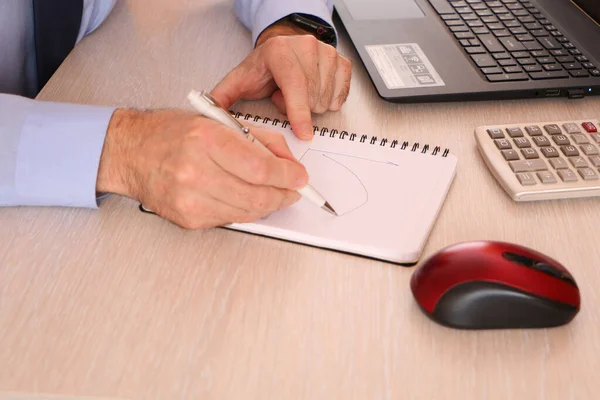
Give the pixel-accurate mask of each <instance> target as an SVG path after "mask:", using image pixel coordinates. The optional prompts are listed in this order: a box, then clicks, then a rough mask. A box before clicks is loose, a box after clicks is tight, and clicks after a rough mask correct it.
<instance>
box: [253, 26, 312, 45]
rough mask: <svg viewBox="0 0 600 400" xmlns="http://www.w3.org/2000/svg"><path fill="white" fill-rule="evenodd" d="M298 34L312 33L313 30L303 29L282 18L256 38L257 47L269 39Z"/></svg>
mask: <svg viewBox="0 0 600 400" xmlns="http://www.w3.org/2000/svg"><path fill="white" fill-rule="evenodd" d="M298 35H311V32H309V31H307V30H305V29H302V28H301V27H299V26H296V25H294V24H292V23H291V22H289V21H287V20H285V19H284V20H281V21H278V22H275V23H274V24H273V25H271V26H269V27H268V28H267V29H265V30H264V31H262V33H261V34H260V36H259V37H258V39H256V47H258V46H260V45H261V44H263V43H264V42H266V41H267V40H269V39H271V38H274V37H277V36H298Z"/></svg>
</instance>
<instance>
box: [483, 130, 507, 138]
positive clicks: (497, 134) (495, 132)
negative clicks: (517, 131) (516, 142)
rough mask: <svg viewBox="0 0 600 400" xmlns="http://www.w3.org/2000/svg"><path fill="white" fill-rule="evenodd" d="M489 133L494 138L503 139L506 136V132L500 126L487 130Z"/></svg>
mask: <svg viewBox="0 0 600 400" xmlns="http://www.w3.org/2000/svg"><path fill="white" fill-rule="evenodd" d="M487 133H488V135H490V137H491V138H492V139H502V138H503V137H504V133H503V132H502V129H500V128H491V129H488V130H487Z"/></svg>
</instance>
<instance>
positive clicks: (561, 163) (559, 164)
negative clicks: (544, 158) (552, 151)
mask: <svg viewBox="0 0 600 400" xmlns="http://www.w3.org/2000/svg"><path fill="white" fill-rule="evenodd" d="M549 161H550V165H552V167H553V168H554V169H564V168H569V164H567V162H566V161H565V160H563V159H562V158H551V159H550V160H549Z"/></svg>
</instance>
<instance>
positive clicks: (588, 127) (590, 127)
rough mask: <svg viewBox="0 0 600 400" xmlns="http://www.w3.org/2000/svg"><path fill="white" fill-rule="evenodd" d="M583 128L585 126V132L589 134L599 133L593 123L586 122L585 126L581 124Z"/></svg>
mask: <svg viewBox="0 0 600 400" xmlns="http://www.w3.org/2000/svg"><path fill="white" fill-rule="evenodd" d="M581 126H583V129H585V131H586V132H587V133H596V132H598V129H597V128H596V125H594V124H592V123H591V122H584V123H583V124H581Z"/></svg>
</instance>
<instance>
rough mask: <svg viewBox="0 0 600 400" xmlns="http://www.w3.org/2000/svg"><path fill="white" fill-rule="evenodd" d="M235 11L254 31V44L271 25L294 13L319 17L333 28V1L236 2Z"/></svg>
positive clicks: (249, 0)
mask: <svg viewBox="0 0 600 400" xmlns="http://www.w3.org/2000/svg"><path fill="white" fill-rule="evenodd" d="M235 11H236V14H237V16H238V18H239V19H240V20H241V21H242V23H243V24H244V25H245V26H246V27H247V28H248V29H250V30H251V31H252V43H253V44H255V43H256V40H257V39H258V37H259V36H260V34H261V33H262V31H264V30H265V29H266V28H268V27H269V26H270V25H271V24H273V23H274V22H277V21H278V20H280V19H281V18H283V17H287V16H288V15H290V14H294V13H300V14H309V15H312V16H315V17H318V18H320V19H322V20H323V21H325V22H326V23H328V24H329V25H331V26H332V27H333V22H332V19H331V15H332V13H333V0H235Z"/></svg>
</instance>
